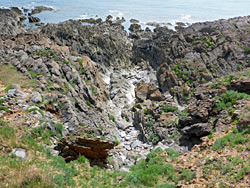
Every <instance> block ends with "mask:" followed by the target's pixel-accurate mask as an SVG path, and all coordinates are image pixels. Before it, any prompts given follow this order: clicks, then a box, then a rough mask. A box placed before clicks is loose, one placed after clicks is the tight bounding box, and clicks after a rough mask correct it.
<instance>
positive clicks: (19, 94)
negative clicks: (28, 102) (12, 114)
mask: <svg viewBox="0 0 250 188" xmlns="http://www.w3.org/2000/svg"><path fill="white" fill-rule="evenodd" d="M8 96H9V97H20V98H21V99H25V98H26V97H27V96H28V95H27V94H25V93H23V92H22V91H21V90H19V89H10V90H9V91H8Z"/></svg>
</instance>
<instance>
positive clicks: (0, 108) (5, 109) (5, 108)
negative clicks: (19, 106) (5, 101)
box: [0, 105, 10, 112]
mask: <svg viewBox="0 0 250 188" xmlns="http://www.w3.org/2000/svg"><path fill="white" fill-rule="evenodd" d="M1 110H3V111H5V112H9V111H10V110H9V108H7V107H5V106H1V105H0V111H1Z"/></svg>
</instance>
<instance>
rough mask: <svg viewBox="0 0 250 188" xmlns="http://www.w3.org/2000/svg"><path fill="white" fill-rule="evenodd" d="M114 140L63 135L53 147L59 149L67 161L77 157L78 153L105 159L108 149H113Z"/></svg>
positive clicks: (91, 157) (90, 157)
mask: <svg viewBox="0 0 250 188" xmlns="http://www.w3.org/2000/svg"><path fill="white" fill-rule="evenodd" d="M114 146H115V144H114V142H112V141H106V140H98V139H91V138H83V137H73V138H70V137H64V138H62V139H61V140H60V141H59V143H58V145H57V147H56V148H55V149H57V150H59V151H60V153H59V155H61V156H62V157H64V158H65V160H66V161H67V162H69V161H71V160H74V159H77V158H78V155H79V154H81V155H84V156H85V157H87V158H89V159H106V158H107V157H108V156H109V153H108V150H110V149H113V148H114Z"/></svg>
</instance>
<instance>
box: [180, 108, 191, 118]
mask: <svg viewBox="0 0 250 188" xmlns="http://www.w3.org/2000/svg"><path fill="white" fill-rule="evenodd" d="M188 115H189V113H188V110H187V109H186V108H185V109H184V110H182V111H181V112H180V116H182V117H186V116H188Z"/></svg>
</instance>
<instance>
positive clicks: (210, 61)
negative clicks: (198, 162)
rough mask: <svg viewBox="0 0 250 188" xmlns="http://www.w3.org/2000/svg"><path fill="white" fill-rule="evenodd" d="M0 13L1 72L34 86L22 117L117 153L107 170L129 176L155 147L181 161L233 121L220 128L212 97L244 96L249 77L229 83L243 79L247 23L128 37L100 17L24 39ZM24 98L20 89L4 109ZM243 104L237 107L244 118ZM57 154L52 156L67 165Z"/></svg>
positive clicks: (12, 14)
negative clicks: (36, 115) (31, 115)
mask: <svg viewBox="0 0 250 188" xmlns="http://www.w3.org/2000/svg"><path fill="white" fill-rule="evenodd" d="M0 11H1V14H0V28H2V29H1V31H0V34H1V37H0V55H1V56H0V60H1V61H0V65H12V66H14V67H15V68H16V69H17V70H18V71H19V72H21V73H22V74H23V75H25V76H27V77H29V78H30V79H33V80H36V81H37V87H36V88H35V90H36V91H34V92H33V93H32V95H33V96H30V98H31V101H30V100H29V101H23V102H21V104H22V105H23V109H24V110H26V109H27V105H28V106H29V105H30V108H31V107H32V105H35V106H36V108H37V109H38V110H37V111H39V110H44V111H45V112H46V113H48V114H49V115H47V114H46V113H45V117H46V118H44V117H40V118H41V119H42V120H41V121H40V122H46V123H45V124H44V125H46V127H47V128H49V129H51V130H53V131H56V127H55V126H54V125H55V123H51V122H54V121H55V120H56V121H55V122H57V121H58V122H60V123H62V125H63V130H62V133H61V134H62V136H73V135H78V136H80V135H82V134H83V133H84V135H85V136H87V137H91V138H92V139H94V138H96V137H98V139H100V138H103V139H107V140H111V141H113V143H116V145H117V146H115V147H114V149H112V150H111V152H110V155H111V156H112V157H113V160H112V163H111V164H110V166H109V167H108V168H113V169H115V170H121V171H128V169H127V168H125V167H127V166H131V165H133V164H135V163H137V162H138V161H139V160H140V159H142V158H145V156H146V154H148V153H149V152H150V151H151V150H153V149H155V148H158V147H159V148H161V149H166V148H171V149H173V150H175V151H178V152H179V153H180V154H183V153H185V152H187V151H188V150H190V149H191V148H192V147H193V146H194V145H195V144H200V143H201V142H202V140H201V138H202V137H204V136H207V135H209V134H211V133H212V132H213V130H216V131H219V130H225V129H227V128H228V125H229V124H231V123H232V122H233V121H235V120H236V119H237V118H238V116H239V115H240V113H239V114H238V115H237V114H235V116H233V117H232V118H231V117H228V118H226V119H225V118H224V116H223V115H225V113H226V112H225V110H224V109H223V110H222V109H220V110H218V108H216V103H218V99H217V100H216V99H215V98H216V97H220V95H221V94H222V93H226V92H227V91H229V90H234V91H239V92H244V93H248V94H249V93H250V82H249V77H246V78H243V77H242V80H237V79H235V78H236V77H237V76H239V75H241V74H244V72H246V71H249V69H248V68H249V66H250V63H249V62H250V61H249V58H250V46H249V42H250V35H249V26H250V16H246V17H238V18H232V19H228V20H218V21H214V22H205V23H195V24H192V25H190V26H188V27H186V28H184V27H182V24H179V25H178V29H177V31H173V30H170V29H168V28H167V27H156V28H155V29H154V31H151V30H149V29H148V28H146V29H145V30H143V29H141V26H140V25H139V24H138V23H137V22H135V21H134V22H133V23H132V24H131V26H130V28H129V31H130V32H129V33H128V32H127V31H126V30H125V29H124V27H123V26H122V24H121V23H122V20H115V21H112V20H111V18H110V17H108V18H107V19H106V20H105V21H102V20H100V19H98V20H94V19H89V20H69V21H65V22H61V23H58V24H47V25H44V26H43V25H42V24H41V26H40V27H39V28H37V29H36V30H33V31H32V32H30V31H26V30H25V28H24V26H23V25H22V21H23V20H24V19H25V16H24V15H23V14H22V12H21V10H19V9H18V8H11V9H1V10H0ZM41 11H42V10H41ZM38 12H39V10H37V12H35V11H34V12H33V13H32V14H35V13H38ZM29 16H30V17H29V19H30V21H32V20H31V19H33V18H34V17H31V16H32V15H29ZM33 21H34V19H33ZM35 21H38V19H36V20H35ZM236 71H239V72H240V71H241V72H240V73H239V75H235V76H231V79H230V80H229V81H225V82H229V83H219V81H218V79H219V78H222V77H225V76H226V75H230V74H231V73H232V72H236ZM225 79H226V77H225ZM217 82H218V84H217ZM215 83H216V84H217V85H219V86H218V87H217V86H216V84H215ZM13 84H15V83H13ZM214 84H215V85H214ZM242 85H244V86H242ZM19 94H20V95H19ZM23 95H25V93H23V91H21V88H19V89H18V90H17V89H16V90H15V91H13V90H9V92H8V96H6V97H4V98H3V99H4V100H5V101H12V99H11V98H13V97H23ZM24 98H26V97H24ZM248 100H249V99H248ZM245 103H247V102H246V101H244V100H243V101H240V102H238V103H237V105H238V106H240V105H242V109H243V108H244V104H245ZM8 107H10V108H12V107H11V105H10V106H8ZM240 109H241V108H240ZM13 110H15V109H13ZM4 116H5V114H2V115H1V118H3V117H4ZM237 121H238V120H237ZM247 123H249V122H248V121H246V122H242V124H243V125H244V126H245V125H246V124H247ZM30 126H31V127H32V129H33V128H37V124H32V125H30ZM57 141H58V140H57ZM67 142H70V141H67ZM54 144H57V142H55V143H54ZM64 148H65V147H63V148H62V149H60V153H61V154H62V156H64V155H65V156H67V157H69V155H68V154H69V152H68V150H67V151H63V150H64ZM111 148H112V147H110V149H111ZM66 152H68V153H67V155H66V154H65V153H66ZM76 155H78V154H74V155H72V156H73V158H76ZM100 156H102V155H100ZM104 156H105V157H103V158H106V157H107V155H104ZM101 158H102V157H101Z"/></svg>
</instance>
